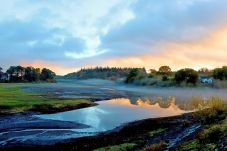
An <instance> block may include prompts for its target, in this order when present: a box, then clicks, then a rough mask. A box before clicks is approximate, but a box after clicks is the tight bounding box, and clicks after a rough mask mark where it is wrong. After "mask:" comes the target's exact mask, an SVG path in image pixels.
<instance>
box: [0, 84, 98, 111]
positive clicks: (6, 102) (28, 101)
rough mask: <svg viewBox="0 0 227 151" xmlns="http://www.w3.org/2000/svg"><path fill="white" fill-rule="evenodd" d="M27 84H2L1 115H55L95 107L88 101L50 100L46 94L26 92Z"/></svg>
mask: <svg viewBox="0 0 227 151" xmlns="http://www.w3.org/2000/svg"><path fill="white" fill-rule="evenodd" d="M23 85H27V84H0V114H8V113H16V112H21V111H29V110H30V111H38V112H42V113H54V112H60V111H67V110H71V109H76V108H81V107H86V106H91V105H94V103H93V102H91V101H90V100H88V99H62V98H48V97H47V96H45V95H44V94H38V93H31V92H25V91H23V90H22V89H21V88H20V87H21V86H23Z"/></svg>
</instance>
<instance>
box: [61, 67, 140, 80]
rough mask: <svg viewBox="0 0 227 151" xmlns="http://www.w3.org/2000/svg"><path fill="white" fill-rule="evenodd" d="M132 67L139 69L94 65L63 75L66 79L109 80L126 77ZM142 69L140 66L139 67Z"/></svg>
mask: <svg viewBox="0 0 227 151" xmlns="http://www.w3.org/2000/svg"><path fill="white" fill-rule="evenodd" d="M133 69H140V68H116V67H113V68H109V67H106V68H103V67H96V68H91V69H81V70H80V71H78V72H73V73H69V74H67V75H65V76H64V78H66V79H78V80H82V79H109V80H116V79H118V78H124V77H126V76H127V75H128V74H129V72H130V71H131V70H133ZM141 69H142V68H141Z"/></svg>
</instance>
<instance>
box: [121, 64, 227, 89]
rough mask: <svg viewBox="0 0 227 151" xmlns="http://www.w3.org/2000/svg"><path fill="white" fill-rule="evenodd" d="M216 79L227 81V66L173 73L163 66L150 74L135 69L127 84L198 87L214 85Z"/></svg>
mask: <svg viewBox="0 0 227 151" xmlns="http://www.w3.org/2000/svg"><path fill="white" fill-rule="evenodd" d="M214 79H216V80H227V66H224V67H222V68H215V69H213V70H209V69H207V68H202V69H200V70H198V71H196V70H194V69H190V68H185V69H180V70H178V71H172V70H171V68H170V67H169V66H161V67H160V68H159V70H158V71H156V70H155V69H150V72H149V73H147V72H146V70H139V69H133V70H131V71H130V73H129V74H128V75H127V77H126V79H125V83H136V84H141V85H155V84H157V85H159V84H163V85H165V84H166V85H168V86H171V85H172V86H174V85H180V84H182V83H184V84H192V85H196V84H197V83H198V82H201V83H208V84H212V83H213V82H214Z"/></svg>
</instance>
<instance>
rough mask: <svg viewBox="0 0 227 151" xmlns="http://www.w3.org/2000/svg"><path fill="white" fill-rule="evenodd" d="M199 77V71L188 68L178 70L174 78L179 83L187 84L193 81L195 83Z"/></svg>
mask: <svg viewBox="0 0 227 151" xmlns="http://www.w3.org/2000/svg"><path fill="white" fill-rule="evenodd" d="M198 77H199V75H198V72H197V71H195V70H193V69H189V68H186V69H181V70H179V71H177V72H176V74H175V77H174V79H175V81H176V82H177V83H178V84H180V83H182V82H186V83H187V84H189V83H191V84H194V85H195V84H196V82H197V81H198Z"/></svg>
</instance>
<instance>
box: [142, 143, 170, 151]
mask: <svg viewBox="0 0 227 151" xmlns="http://www.w3.org/2000/svg"><path fill="white" fill-rule="evenodd" d="M166 146H167V144H166V142H163V141H161V142H160V143H158V144H153V145H150V146H148V147H146V148H144V149H143V151H164V150H165V149H166Z"/></svg>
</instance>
